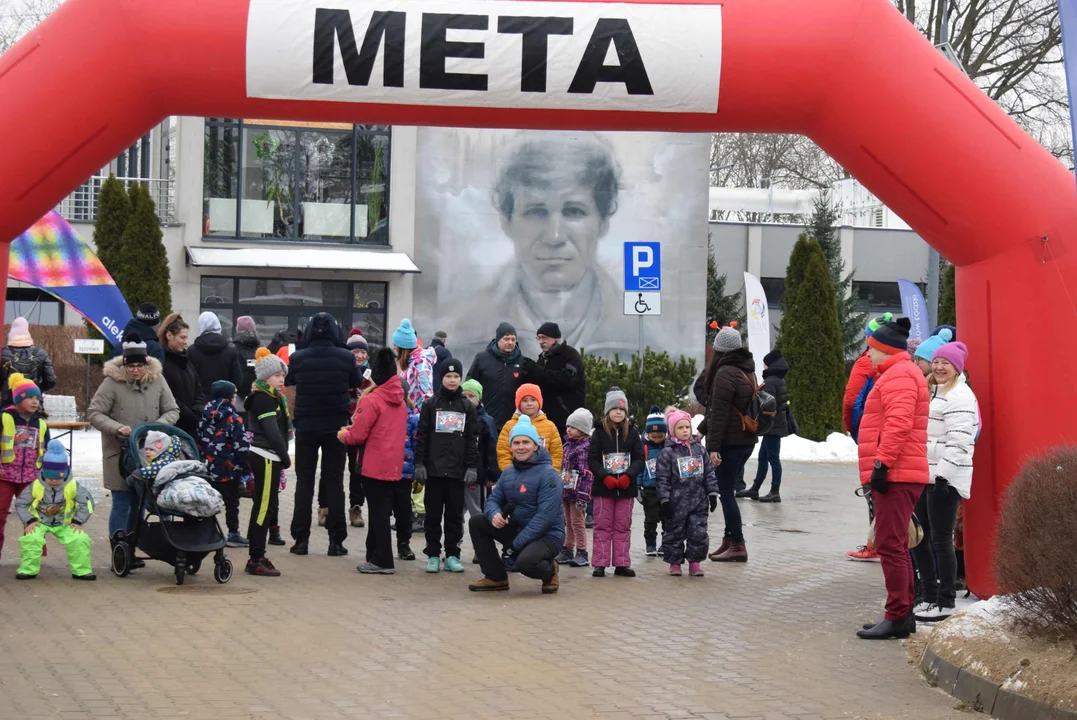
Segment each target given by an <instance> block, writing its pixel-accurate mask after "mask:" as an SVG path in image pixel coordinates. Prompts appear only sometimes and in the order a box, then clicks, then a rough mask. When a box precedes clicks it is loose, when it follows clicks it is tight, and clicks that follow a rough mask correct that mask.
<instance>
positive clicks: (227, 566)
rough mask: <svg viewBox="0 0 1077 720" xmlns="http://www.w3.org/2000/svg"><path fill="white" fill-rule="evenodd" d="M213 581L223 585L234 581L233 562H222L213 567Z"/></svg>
mask: <svg viewBox="0 0 1077 720" xmlns="http://www.w3.org/2000/svg"><path fill="white" fill-rule="evenodd" d="M213 579H214V580H216V581H217V582H219V583H221V584H222V585H223V584H224V583H226V582H228V581H229V580H231V579H232V561H231V560H222V561H221V562H219V563H217V564H216V565H214V566H213Z"/></svg>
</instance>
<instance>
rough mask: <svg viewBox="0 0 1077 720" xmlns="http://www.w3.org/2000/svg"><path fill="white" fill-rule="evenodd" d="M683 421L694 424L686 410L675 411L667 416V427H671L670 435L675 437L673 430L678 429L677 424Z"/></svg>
mask: <svg viewBox="0 0 1077 720" xmlns="http://www.w3.org/2000/svg"><path fill="white" fill-rule="evenodd" d="M681 420H687V421H688V424H689V425H691V424H692V416H691V415H689V414H688V413H686V412H685V411H684V410H674V411H673V412H671V413H669V414H668V415H666V426H667V427H669V434H670V435H673V429H674V428H675V427H677V423H679V422H680V421H681Z"/></svg>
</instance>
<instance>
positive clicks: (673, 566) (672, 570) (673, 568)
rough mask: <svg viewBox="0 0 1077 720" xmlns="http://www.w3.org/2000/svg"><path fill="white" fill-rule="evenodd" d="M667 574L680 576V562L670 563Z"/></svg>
mask: <svg viewBox="0 0 1077 720" xmlns="http://www.w3.org/2000/svg"><path fill="white" fill-rule="evenodd" d="M669 574H670V575H672V576H673V577H680V576H681V564H680V563H670V565H669Z"/></svg>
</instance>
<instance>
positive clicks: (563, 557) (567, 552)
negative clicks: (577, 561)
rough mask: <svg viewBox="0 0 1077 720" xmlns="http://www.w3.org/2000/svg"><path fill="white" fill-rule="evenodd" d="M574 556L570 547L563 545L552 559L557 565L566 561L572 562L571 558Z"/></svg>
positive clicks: (564, 563) (565, 563)
mask: <svg viewBox="0 0 1077 720" xmlns="http://www.w3.org/2000/svg"><path fill="white" fill-rule="evenodd" d="M574 557H576V556H575V554H574V553H573V550H572V548H567V547H563V548H561V552H560V553H558V555H557V557H555V558H554V559H553V561H554V562H555V563H557V564H558V565H567V564H568V563H570V562H572V559H573V558H574Z"/></svg>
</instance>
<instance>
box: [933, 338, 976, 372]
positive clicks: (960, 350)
mask: <svg viewBox="0 0 1077 720" xmlns="http://www.w3.org/2000/svg"><path fill="white" fill-rule="evenodd" d="M968 358H969V349H968V348H967V347H965V343H963V342H951V343H946V344H945V345H943V346H942V347H940V348H939V349H938V350H936V351H935V356H934V357H933V358H931V359H932V360H945V361H947V362H948V363H950V364H951V365H953V366H954V369H955V370H957V371H958V372H959V373H963V372H965V361H966V360H968Z"/></svg>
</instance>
